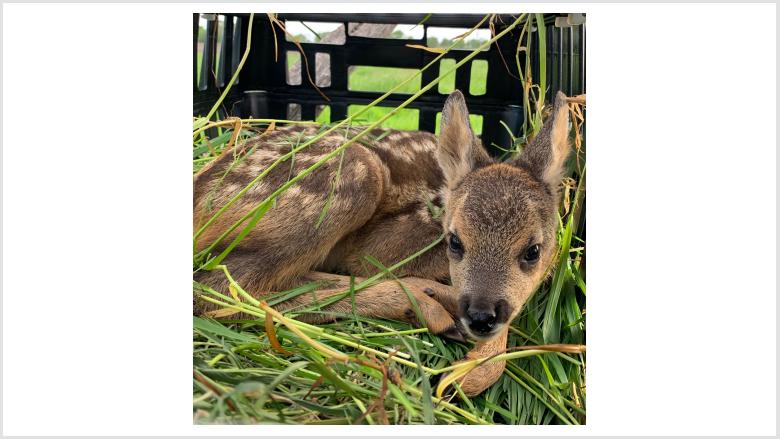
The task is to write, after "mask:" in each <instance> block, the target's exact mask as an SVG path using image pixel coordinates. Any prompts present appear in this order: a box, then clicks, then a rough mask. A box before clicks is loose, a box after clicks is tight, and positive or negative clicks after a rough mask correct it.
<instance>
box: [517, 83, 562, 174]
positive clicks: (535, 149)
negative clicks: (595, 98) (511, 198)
mask: <svg viewBox="0 0 780 439" xmlns="http://www.w3.org/2000/svg"><path fill="white" fill-rule="evenodd" d="M568 156H569V104H568V103H567V102H566V95H565V94H563V93H562V92H560V91H559V92H558V93H557V94H556V95H555V103H554V104H553V110H552V114H551V115H550V118H549V119H548V120H547V121H546V122H545V123H544V126H542V129H541V130H540V131H539V134H537V135H536V137H534V139H533V140H531V143H529V144H528V145H527V146H526V147H525V149H523V152H522V153H521V154H520V155H519V156H518V157H516V158H515V159H513V160H512V163H513V164H515V165H518V166H522V167H525V168H527V169H529V170H530V171H531V172H532V173H533V174H534V175H536V177H538V178H539V179H541V180H542V181H544V182H545V183H547V184H549V185H552V186H557V185H558V183H560V180H561V176H562V174H563V169H564V165H565V164H566V158H567V157H568Z"/></svg>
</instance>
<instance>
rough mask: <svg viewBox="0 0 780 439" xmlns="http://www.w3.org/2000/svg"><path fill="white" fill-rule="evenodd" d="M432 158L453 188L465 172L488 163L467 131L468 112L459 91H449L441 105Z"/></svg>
mask: <svg viewBox="0 0 780 439" xmlns="http://www.w3.org/2000/svg"><path fill="white" fill-rule="evenodd" d="M436 159H437V160H438V162H439V166H440V167H441V170H442V172H443V173H444V179H445V180H446V181H447V186H448V187H450V188H453V187H455V186H456V185H457V184H458V182H460V180H462V179H463V177H465V176H466V174H468V173H469V172H471V171H473V170H474V169H476V168H478V167H481V166H484V165H486V164H489V163H490V162H491V159H490V156H488V154H487V152H486V151H485V149H484V148H482V145H481V144H480V142H479V141H478V140H477V138H476V136H474V133H473V132H472V131H471V124H470V123H469V111H468V109H467V108H466V101H465V99H464V98H463V94H462V93H461V92H460V91H459V90H455V91H454V92H452V93H451V94H450V96H449V97H448V98H447V101H446V102H445V103H444V109H443V110H442V112H441V134H440V135H439V148H438V149H437V151H436Z"/></svg>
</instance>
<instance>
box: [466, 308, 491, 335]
mask: <svg viewBox="0 0 780 439" xmlns="http://www.w3.org/2000/svg"><path fill="white" fill-rule="evenodd" d="M466 320H467V323H468V325H469V329H470V330H471V332H473V333H474V334H476V335H487V334H489V333H490V331H492V330H493V328H494V327H495V326H496V311H495V309H490V308H486V307H479V306H470V307H469V308H468V310H467V311H466Z"/></svg>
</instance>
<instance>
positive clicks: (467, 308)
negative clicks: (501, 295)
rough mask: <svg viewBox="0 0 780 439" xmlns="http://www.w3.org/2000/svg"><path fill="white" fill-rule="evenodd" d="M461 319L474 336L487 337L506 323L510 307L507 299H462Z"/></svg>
mask: <svg viewBox="0 0 780 439" xmlns="http://www.w3.org/2000/svg"><path fill="white" fill-rule="evenodd" d="M461 316H462V317H461V321H462V323H463V324H464V325H465V326H466V327H467V328H468V331H469V332H470V333H471V335H472V336H474V337H476V338H487V337H490V336H492V335H493V334H494V333H495V332H497V329H498V328H499V327H500V326H501V325H502V324H503V323H506V320H507V317H508V316H509V309H508V306H507V303H506V301H505V300H503V299H501V300H498V301H496V302H489V301H486V300H469V299H468V298H465V300H461Z"/></svg>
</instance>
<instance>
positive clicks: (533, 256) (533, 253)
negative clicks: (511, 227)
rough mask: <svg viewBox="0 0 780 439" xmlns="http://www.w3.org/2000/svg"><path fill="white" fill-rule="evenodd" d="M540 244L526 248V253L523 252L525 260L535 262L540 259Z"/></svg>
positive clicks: (530, 262)
mask: <svg viewBox="0 0 780 439" xmlns="http://www.w3.org/2000/svg"><path fill="white" fill-rule="evenodd" d="M540 250H541V249H540V247H539V244H534V245H532V246H530V247H528V248H527V249H525V253H523V261H525V262H527V263H529V264H533V263H534V262H536V261H538V260H539V252H540Z"/></svg>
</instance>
